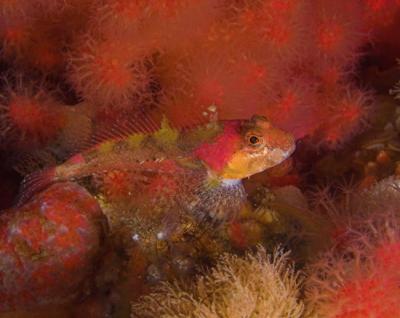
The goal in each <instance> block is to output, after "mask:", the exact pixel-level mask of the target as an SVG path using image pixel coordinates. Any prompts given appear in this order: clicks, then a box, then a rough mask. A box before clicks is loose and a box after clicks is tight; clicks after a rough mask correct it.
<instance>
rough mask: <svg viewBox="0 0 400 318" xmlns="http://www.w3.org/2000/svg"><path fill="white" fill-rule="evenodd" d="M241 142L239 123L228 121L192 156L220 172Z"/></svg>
mask: <svg viewBox="0 0 400 318" xmlns="http://www.w3.org/2000/svg"><path fill="white" fill-rule="evenodd" d="M241 141H242V137H241V134H240V121H236V120H235V121H228V122H226V123H225V124H224V129H223V131H222V133H221V134H220V135H218V136H217V137H216V138H215V139H214V140H213V141H212V142H206V143H203V144H201V145H200V146H199V147H198V148H197V149H196V150H195V151H194V155H195V156H196V157H197V158H199V159H200V160H202V161H204V162H205V163H206V164H207V165H208V166H209V167H210V168H211V169H213V170H214V171H217V172H221V171H222V170H223V169H224V167H225V165H226V164H227V163H228V162H229V160H230V159H231V158H232V155H233V154H234V153H235V151H236V150H237V149H238V148H239V145H240V143H241Z"/></svg>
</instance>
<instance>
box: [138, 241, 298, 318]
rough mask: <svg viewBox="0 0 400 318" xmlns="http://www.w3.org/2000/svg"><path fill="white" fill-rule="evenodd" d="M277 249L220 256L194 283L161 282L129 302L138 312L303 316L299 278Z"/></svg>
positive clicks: (232, 317) (233, 317) (146, 314)
mask: <svg viewBox="0 0 400 318" xmlns="http://www.w3.org/2000/svg"><path fill="white" fill-rule="evenodd" d="M287 257H288V255H287V254H285V253H283V252H282V251H281V250H276V251H275V252H274V254H273V255H267V254H266V253H265V250H263V249H262V248H259V250H258V252H257V254H255V255H247V257H246V258H244V259H241V258H239V257H237V256H232V255H224V256H223V257H221V259H220V261H219V263H218V264H217V266H216V267H215V268H214V269H213V270H212V271H211V272H210V273H209V274H207V275H205V276H203V277H199V278H198V279H197V281H196V282H195V283H194V284H192V286H190V285H189V286H183V287H182V286H179V285H171V284H170V285H168V284H164V285H162V286H160V287H159V288H158V289H157V290H156V291H155V292H153V293H151V294H150V295H147V296H145V297H143V298H142V299H141V300H140V301H139V302H137V303H134V304H133V305H132V315H131V317H132V318H134V317H135V318H136V317H138V318H139V317H142V318H146V317H149V318H150V317H193V318H195V317H221V318H225V317H226V318H228V317H230V318H236V317H249V316H252V317H260V318H261V317H282V318H283V317H287V318H289V317H290V318H296V317H302V314H303V312H304V305H303V304H302V303H301V302H300V301H299V300H298V298H297V297H298V293H299V289H298V288H299V284H300V277H299V276H298V275H297V274H295V272H294V270H293V268H292V267H290V265H289V264H288V259H287Z"/></svg>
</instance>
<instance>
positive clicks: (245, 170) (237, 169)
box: [221, 153, 251, 179]
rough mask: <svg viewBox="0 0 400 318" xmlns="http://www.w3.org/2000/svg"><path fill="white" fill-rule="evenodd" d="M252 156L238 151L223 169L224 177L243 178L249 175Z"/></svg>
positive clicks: (222, 175)
mask: <svg viewBox="0 0 400 318" xmlns="http://www.w3.org/2000/svg"><path fill="white" fill-rule="evenodd" d="M249 159H250V156H249V155H248V154H245V153H236V154H234V155H233V157H232V159H231V160H230V161H229V162H228V164H227V166H226V167H225V168H224V170H223V171H222V174H221V177H222V178H224V179H243V178H246V177H247V176H249V170H250V169H249V163H250V162H249ZM250 174H251V173H250Z"/></svg>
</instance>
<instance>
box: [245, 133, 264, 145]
mask: <svg viewBox="0 0 400 318" xmlns="http://www.w3.org/2000/svg"><path fill="white" fill-rule="evenodd" d="M248 142H249V144H250V145H251V146H260V145H261V144H263V138H262V137H259V136H256V135H249V136H248Z"/></svg>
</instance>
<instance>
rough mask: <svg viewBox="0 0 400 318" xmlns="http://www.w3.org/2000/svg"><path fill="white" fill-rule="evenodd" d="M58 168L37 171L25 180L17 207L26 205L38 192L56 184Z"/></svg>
mask: <svg viewBox="0 0 400 318" xmlns="http://www.w3.org/2000/svg"><path fill="white" fill-rule="evenodd" d="M55 172H56V168H55V167H52V168H49V169H46V170H41V171H36V172H33V173H31V174H30V175H28V176H27V177H25V178H24V180H23V181H22V183H21V186H20V191H19V195H18V197H17V202H16V205H17V207H19V206H21V205H23V204H25V203H26V202H28V201H29V199H31V198H32V196H33V195H35V194H36V193H38V192H41V191H43V190H45V189H46V188H48V187H49V186H50V185H52V184H53V183H54V182H56V173H55Z"/></svg>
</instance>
